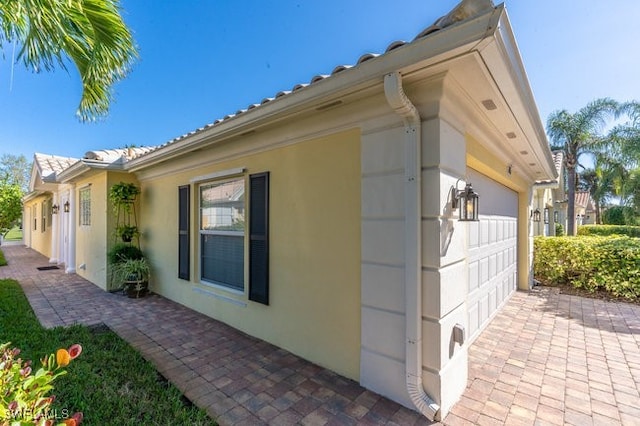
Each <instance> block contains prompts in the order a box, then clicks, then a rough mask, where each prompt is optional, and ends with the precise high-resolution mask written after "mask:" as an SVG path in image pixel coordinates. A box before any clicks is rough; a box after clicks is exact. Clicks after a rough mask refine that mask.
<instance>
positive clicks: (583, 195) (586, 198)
mask: <svg viewBox="0 0 640 426" xmlns="http://www.w3.org/2000/svg"><path fill="white" fill-rule="evenodd" d="M575 200H576V201H575V203H576V206H582V207H584V208H585V209H586V210H595V204H594V202H593V199H592V198H591V194H589V193H588V192H587V191H580V192H576V198H575Z"/></svg>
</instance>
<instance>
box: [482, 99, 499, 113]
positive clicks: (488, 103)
mask: <svg viewBox="0 0 640 426" xmlns="http://www.w3.org/2000/svg"><path fill="white" fill-rule="evenodd" d="M482 106H484V107H485V108H486V109H487V110H489V111H493V110H496V109H498V106H497V105H496V104H495V102H493V101H492V100H491V99H485V100H484V101H482Z"/></svg>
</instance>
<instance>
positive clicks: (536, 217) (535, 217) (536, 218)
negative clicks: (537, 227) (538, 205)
mask: <svg viewBox="0 0 640 426" xmlns="http://www.w3.org/2000/svg"><path fill="white" fill-rule="evenodd" d="M533 221H534V222H540V209H535V210H534V211H533Z"/></svg>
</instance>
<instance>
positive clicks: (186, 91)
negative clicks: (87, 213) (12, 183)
mask: <svg viewBox="0 0 640 426" xmlns="http://www.w3.org/2000/svg"><path fill="white" fill-rule="evenodd" d="M457 3H458V1H457V0H441V1H435V0H396V1H394V2H391V1H374V0H372V1H364V0H348V1H345V0H325V1H323V2H315V1H314V2H312V1H308V0H307V1H304V0H297V1H289V0H278V1H273V2H266V1H260V0H251V1H249V0H245V1H242V0H240V1H234V2H221V1H213V0H208V1H207V0H184V1H180V2H162V1H157V0H155V1H154V0H122V1H121V5H122V7H123V9H124V17H125V20H126V22H127V24H128V25H129V26H130V28H131V29H132V30H133V32H134V37H135V39H136V43H137V45H138V47H139V51H140V59H139V61H138V62H137V63H136V65H135V67H134V69H133V72H132V73H131V74H130V76H129V77H128V78H127V79H126V80H124V81H122V82H121V83H119V84H118V85H117V86H116V87H115V101H114V103H113V104H112V107H111V113H110V115H109V116H108V117H107V118H106V119H104V120H101V121H99V122H97V123H88V124H86V123H84V124H83V123H80V122H79V121H78V120H77V119H76V117H75V110H76V106H77V104H78V102H79V99H80V89H81V86H80V82H79V79H78V77H77V75H76V73H75V71H74V70H73V69H70V71H69V72H65V71H64V70H56V71H55V72H53V73H40V74H33V73H31V72H28V71H26V70H25V69H24V67H23V66H22V65H21V64H18V65H16V66H15V67H13V78H12V66H11V57H12V49H11V47H10V46H7V45H5V49H4V52H3V53H4V59H1V58H0V154H3V153H9V154H24V155H25V156H27V158H29V159H30V158H32V156H33V153H34V152H42V153H48V154H56V155H63V156H71V157H81V156H82V155H83V154H84V153H85V152H86V151H89V150H93V149H104V148H117V147H123V146H125V145H129V144H135V145H157V144H162V143H164V142H167V141H168V140H170V139H172V138H174V137H176V136H179V135H182V134H184V133H187V132H189V131H191V130H194V129H196V128H198V127H201V126H202V125H204V124H207V123H211V122H213V121H214V120H215V119H217V118H220V117H223V116H224V115H227V114H232V113H234V112H235V111H237V110H239V109H241V108H246V107H247V106H248V105H249V104H252V103H259V102H260V101H261V100H262V99H263V98H265V97H269V96H273V95H274V94H275V93H277V92H278V91H280V90H289V89H291V88H292V87H293V86H294V85H295V84H297V83H307V82H308V81H309V80H310V79H311V78H312V77H313V76H314V75H316V74H328V73H330V72H331V70H332V69H333V68H334V67H335V66H336V65H340V64H353V63H355V62H356V61H357V59H358V58H359V57H360V56H361V55H362V54H364V53H366V52H372V53H382V52H384V50H385V49H386V47H387V46H388V45H389V44H390V43H391V42H392V41H395V40H407V41H409V40H412V39H413V38H414V37H415V36H416V35H417V34H418V33H419V32H420V31H421V30H422V29H424V28H426V27H427V26H429V25H430V24H432V23H433V22H434V21H435V20H436V19H437V18H438V17H439V16H441V15H443V14H445V13H447V12H448V11H449V10H450V9H451V8H453V7H454V6H455V5H456V4H457ZM496 3H497V2H496ZM614 4H615V6H614ZM506 5H507V10H508V13H509V17H510V19H511V23H512V26H513V29H514V32H515V35H516V39H517V40H518V45H519V47H520V51H521V54H522V57H523V61H524V64H525V67H526V69H527V73H528V76H529V81H530V84H531V87H532V89H533V93H534V95H535V97H536V100H537V103H538V109H539V111H540V116H541V118H542V121H543V123H544V122H546V118H547V116H548V115H549V114H550V113H551V112H552V111H554V110H557V109H568V110H569V111H575V110H576V109H579V108H580V107H582V106H584V105H586V104H587V103H588V102H589V101H591V100H593V99H596V98H598V97H604V96H608V97H612V98H614V99H617V100H620V101H622V100H631V99H637V100H640V79H639V78H638V77H637V75H638V70H640V54H639V53H638V50H637V46H636V44H637V40H640V25H638V18H639V17H640V2H638V1H637V0H617V1H616V2H615V3H612V2H595V1H579V0H562V1H557V0H556V1H552V0H536V1H522V0H507V2H506Z"/></svg>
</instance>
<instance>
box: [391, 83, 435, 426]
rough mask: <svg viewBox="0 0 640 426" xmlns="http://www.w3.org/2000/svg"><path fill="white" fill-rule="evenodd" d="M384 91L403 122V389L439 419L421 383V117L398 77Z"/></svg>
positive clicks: (422, 410)
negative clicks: (404, 379) (404, 380)
mask: <svg viewBox="0 0 640 426" xmlns="http://www.w3.org/2000/svg"><path fill="white" fill-rule="evenodd" d="M384 93H385V96H386V98H387V102H388V103H389V105H390V106H391V108H392V109H393V110H394V111H395V112H396V113H397V114H398V115H399V116H400V117H402V121H403V123H404V130H405V137H404V170H405V179H404V208H405V227H404V241H405V245H404V257H405V270H404V277H405V278H404V280H405V282H404V289H405V310H406V313H405V338H406V339H405V371H406V384H407V391H408V393H409V396H410V397H411V401H412V402H413V404H414V405H415V406H416V408H417V409H418V411H420V413H422V414H423V415H424V416H426V417H427V418H428V419H429V420H432V421H433V420H439V415H440V406H439V405H438V404H436V403H435V402H434V401H433V400H432V399H431V398H430V397H429V395H427V393H426V392H425V390H424V386H423V384H422V211H421V208H422V179H421V171H422V170H421V169H422V167H421V161H422V157H421V154H420V151H421V149H420V145H421V139H422V138H421V131H420V128H421V119H420V114H419V113H418V110H417V109H416V107H415V106H414V105H413V104H412V103H411V101H410V100H409V98H407V96H406V95H405V93H404V90H403V89H402V76H401V74H400V73H399V72H397V71H396V72H392V73H389V74H387V75H385V76H384Z"/></svg>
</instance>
